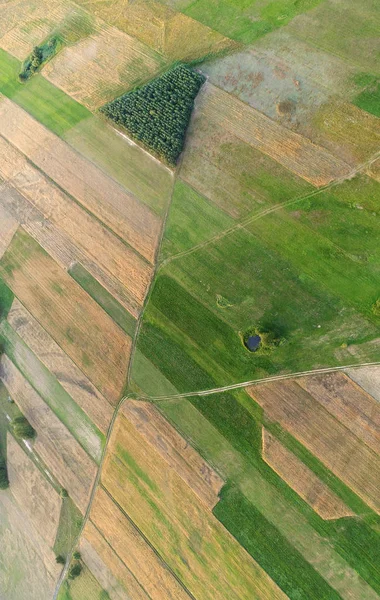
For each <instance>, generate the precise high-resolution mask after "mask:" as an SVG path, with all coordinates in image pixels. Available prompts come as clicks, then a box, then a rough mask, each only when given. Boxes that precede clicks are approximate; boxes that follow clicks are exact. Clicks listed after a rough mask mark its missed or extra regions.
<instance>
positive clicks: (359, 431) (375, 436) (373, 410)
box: [297, 373, 380, 454]
mask: <svg viewBox="0 0 380 600" xmlns="http://www.w3.org/2000/svg"><path fill="white" fill-rule="evenodd" d="M297 383H298V385H300V386H301V387H302V388H303V389H304V390H306V391H307V392H308V393H309V394H310V395H311V396H312V397H313V398H314V399H315V400H316V401H317V402H319V403H320V404H322V406H324V407H325V408H326V410H328V411H329V412H330V413H331V414H332V415H333V416H334V417H335V418H336V419H338V421H339V422H340V423H342V424H343V425H345V427H347V429H349V430H350V431H352V433H354V434H355V435H356V436H357V437H358V438H359V439H361V440H362V442H364V443H365V444H367V446H369V447H370V448H371V449H372V450H373V451H374V452H376V453H377V454H380V407H379V405H378V403H377V402H376V400H374V399H373V398H372V397H371V396H370V395H369V394H367V393H366V392H365V391H364V390H362V389H361V388H360V387H359V386H358V385H356V384H355V383H354V382H353V381H351V379H349V378H348V377H347V376H346V375H344V373H328V374H326V375H315V376H311V377H301V378H300V379H297Z"/></svg>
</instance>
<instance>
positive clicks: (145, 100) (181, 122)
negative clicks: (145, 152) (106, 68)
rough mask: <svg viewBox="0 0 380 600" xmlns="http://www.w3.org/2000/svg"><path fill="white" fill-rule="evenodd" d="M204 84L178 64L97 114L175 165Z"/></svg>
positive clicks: (198, 76) (200, 76)
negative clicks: (196, 99)
mask: <svg viewBox="0 0 380 600" xmlns="http://www.w3.org/2000/svg"><path fill="white" fill-rule="evenodd" d="M204 81H205V78H204V76H203V75H201V74H200V73H198V72H196V71H194V70H192V69H191V68H190V67H188V66H187V65H183V64H180V65H177V66H176V67H174V68H173V69H171V70H170V71H168V72H167V73H165V74H164V75H161V76H160V77H158V78H157V79H154V80H153V81H151V82H150V83H148V84H146V85H144V86H143V87H140V88H138V89H136V90H134V91H133V92H129V93H126V94H124V95H123V96H120V98H117V99H116V100H113V101H112V102H109V103H108V104H106V105H105V106H103V107H102V108H101V109H100V111H101V112H102V113H103V114H104V115H105V116H106V117H108V118H109V119H111V120H112V121H114V122H115V123H116V124H117V125H120V126H121V127H124V128H125V129H126V130H127V131H128V133H129V134H130V135H131V137H133V138H134V139H136V140H137V141H139V142H142V144H143V145H144V146H146V147H147V148H148V149H150V150H152V151H153V152H154V153H155V154H157V155H158V156H159V157H160V158H162V159H163V160H164V161H165V162H167V163H169V164H170V165H175V164H176V162H177V159H178V157H179V155H180V154H181V152H182V149H183V145H184V140H185V134H186V130H187V127H188V124H189V121H190V116H191V112H192V110H193V106H194V100H195V98H196V95H197V94H198V92H199V89H200V87H201V86H202V84H203V83H204Z"/></svg>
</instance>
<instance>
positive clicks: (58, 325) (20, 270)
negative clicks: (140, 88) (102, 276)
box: [0, 230, 131, 403]
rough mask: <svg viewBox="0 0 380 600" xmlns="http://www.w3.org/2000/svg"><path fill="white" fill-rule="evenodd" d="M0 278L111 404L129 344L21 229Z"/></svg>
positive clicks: (121, 383) (117, 391) (0, 269)
mask: <svg viewBox="0 0 380 600" xmlns="http://www.w3.org/2000/svg"><path fill="white" fill-rule="evenodd" d="M0 274H1V276H2V277H3V278H4V280H5V281H6V282H7V283H8V285H9V287H10V288H11V289H12V291H13V292H14V293H15V295H16V296H17V297H18V298H19V300H20V301H21V302H22V304H23V305H24V306H25V307H26V308H27V310H29V312H30V313H31V314H32V315H33V317H35V319H37V321H39V323H40V324H41V325H42V327H43V328H44V329H45V330H46V331H47V332H48V333H49V334H50V335H51V337H52V338H53V339H54V341H55V342H56V343H57V344H58V345H59V346H60V347H61V348H62V350H63V351H64V352H65V353H66V354H67V355H68V356H69V357H70V358H71V359H72V360H73V361H74V363H75V364H76V365H77V366H78V367H79V368H80V370H81V371H83V373H84V374H85V375H87V377H88V378H89V379H90V381H92V383H93V384H94V385H95V386H96V387H97V388H98V389H99V390H100V392H101V393H102V394H104V395H105V397H106V398H107V400H109V402H112V403H116V402H117V400H118V399H119V397H120V395H121V392H122V390H123V387H124V383H125V380H126V374H127V368H128V362H129V353H130V349H131V339H130V338H129V337H128V336H127V335H126V334H125V333H124V332H123V331H122V330H121V329H120V328H119V327H118V325H116V324H115V323H114V321H113V320H112V319H111V317H109V316H108V315H107V313H105V312H104V311H103V310H102V309H101V308H100V307H99V305H98V304H97V303H96V302H95V301H94V300H93V299H92V298H91V297H90V296H89V295H88V294H87V293H86V292H85V291H84V290H83V289H82V288H81V287H80V286H79V285H78V284H77V283H76V282H75V281H74V280H73V279H72V278H71V277H70V276H69V275H68V274H67V273H66V272H65V271H63V270H62V269H61V268H60V267H59V266H58V265H57V264H56V263H55V262H54V261H53V259H52V258H50V257H49V256H48V255H47V254H46V253H45V252H44V251H43V250H42V249H41V247H40V246H38V245H37V243H36V242H35V241H34V240H33V239H32V238H30V237H29V236H28V235H27V234H26V233H25V232H24V231H23V230H19V232H18V233H17V234H16V236H15V237H14V238H13V241H12V244H11V246H10V247H9V248H8V251H7V252H6V253H5V255H4V257H3V259H2V262H1V264H0Z"/></svg>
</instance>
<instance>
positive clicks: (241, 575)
mask: <svg viewBox="0 0 380 600" xmlns="http://www.w3.org/2000/svg"><path fill="white" fill-rule="evenodd" d="M102 483H103V485H104V486H105V487H106V489H107V490H108V491H109V493H110V494H111V495H112V496H113V497H114V498H115V501H116V502H117V503H118V505H119V506H120V507H121V508H122V509H123V510H125V511H126V513H127V514H128V516H129V518H130V519H131V520H132V522H133V523H134V524H135V525H136V527H138V529H139V530H140V531H141V532H142V534H143V535H144V536H145V537H146V538H147V540H148V541H149V542H150V544H152V545H153V547H154V548H155V549H156V551H157V552H158V553H159V555H160V556H161V557H162V558H163V560H164V561H165V562H166V564H167V565H168V566H169V567H170V568H171V569H172V570H173V571H174V572H175V573H176V574H177V576H178V577H179V578H180V580H181V581H182V582H183V584H184V586H185V587H186V589H188V590H189V593H190V594H192V596H195V597H196V598H197V597H199V598H202V600H209V599H211V598H212V599H213V600H219V599H220V600H221V599H223V600H224V599H225V598H229V599H230V600H234V599H236V600H237V599H239V600H248V599H249V600H252V598H256V597H259V598H261V599H263V600H264V599H266V598H268V599H270V600H274V599H276V598H284V597H285V596H284V594H283V593H282V592H281V590H279V588H278V587H277V586H276V584H275V583H274V582H273V581H272V580H271V579H270V578H269V577H268V575H267V574H266V573H265V572H264V571H263V570H262V569H261V567H260V566H259V565H258V564H257V563H256V562H255V561H254V560H253V559H252V558H251V556H249V554H248V553H247V552H246V551H245V550H244V549H243V548H242V547H241V546H240V545H239V544H238V542H237V541H236V540H235V538H233V537H232V536H231V535H230V534H229V532H228V531H227V530H226V529H225V528H224V527H223V526H222V525H221V523H220V522H219V521H218V520H217V519H216V517H214V515H213V514H212V513H211V512H210V510H209V509H208V508H207V507H206V506H205V504H204V503H203V502H202V501H201V500H200V499H199V498H198V496H197V495H196V494H195V493H194V492H193V490H192V489H191V488H190V486H189V485H188V484H187V483H186V482H185V481H184V479H182V477H180V475H178V473H177V472H176V471H175V469H173V467H172V466H171V465H170V464H169V463H168V462H167V461H166V460H165V459H164V458H163V457H162V456H161V455H160V453H159V452H157V451H156V450H155V449H154V447H153V446H151V445H150V444H146V441H145V438H144V437H143V436H142V435H141V434H140V433H139V432H138V431H137V429H136V428H135V427H134V426H133V425H132V423H130V422H129V421H128V420H127V419H126V418H125V416H124V415H120V416H119V417H118V419H117V421H116V424H115V427H114V430H113V434H112V438H111V441H110V445H109V449H108V454H107V457H106V460H105V463H104V469H103V476H102ZM99 512H100V511H99ZM101 512H102V514H105V513H108V511H107V510H104V509H103V510H102V511H101ZM103 518H104V519H107V517H106V516H105V517H103ZM108 519H109V517H108ZM95 524H97V523H95ZM100 529H101V527H100ZM104 535H105V537H107V533H105V534H104ZM115 543H116V540H114V539H111V544H112V545H113V547H114V549H115V551H116V552H117V553H118V554H119V556H120V557H121V558H122V556H121V555H120V552H119V551H118V548H117V547H116V545H115ZM118 544H119V547H120V545H122V542H121V541H119V542H118ZM123 545H124V546H126V545H127V544H126V543H124V544H123ZM161 597H165V596H164V595H161Z"/></svg>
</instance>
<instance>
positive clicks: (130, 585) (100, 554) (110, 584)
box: [80, 507, 155, 600]
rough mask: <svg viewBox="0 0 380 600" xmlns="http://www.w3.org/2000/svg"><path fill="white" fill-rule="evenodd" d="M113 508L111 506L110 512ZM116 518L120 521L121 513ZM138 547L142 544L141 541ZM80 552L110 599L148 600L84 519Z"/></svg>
mask: <svg viewBox="0 0 380 600" xmlns="http://www.w3.org/2000/svg"><path fill="white" fill-rule="evenodd" d="M115 510H116V509H115V508H114V507H112V512H115ZM119 518H120V519H121V520H123V519H122V515H119ZM141 546H142V547H143V544H141ZM80 552H81V554H82V558H83V560H84V562H85V563H86V565H87V566H88V568H89V569H90V570H91V571H92V572H93V573H96V577H97V579H98V581H99V583H100V584H101V585H102V587H103V589H105V590H106V591H107V592H108V593H109V595H110V597H111V600H149V596H148V594H147V592H145V591H144V588H143V587H142V586H141V585H140V583H139V581H138V578H135V576H134V575H133V574H132V572H131V571H130V570H129V569H128V567H127V566H126V565H125V564H124V563H123V562H122V560H120V558H119V557H118V556H117V554H116V553H115V552H114V550H113V549H112V548H111V546H110V545H109V544H108V543H107V541H106V540H105V539H104V537H103V536H102V534H101V533H100V532H99V531H98V530H97V529H96V527H95V526H94V525H93V523H92V522H91V521H90V520H89V521H87V523H86V526H85V528H84V531H83V534H82V536H81V539H80ZM136 558H137V557H136ZM128 562H129V561H128ZM154 562H155V561H154ZM147 581H148V579H147Z"/></svg>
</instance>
